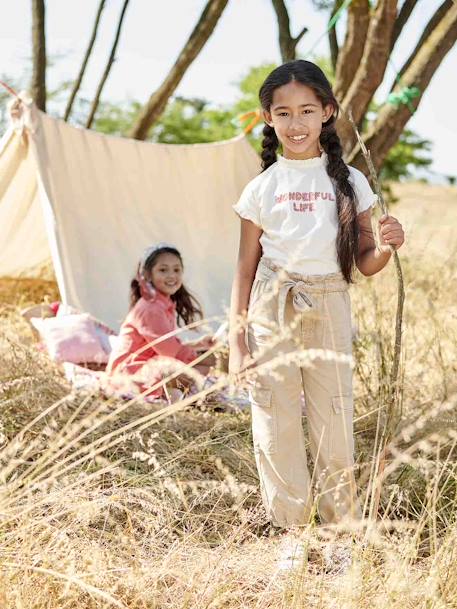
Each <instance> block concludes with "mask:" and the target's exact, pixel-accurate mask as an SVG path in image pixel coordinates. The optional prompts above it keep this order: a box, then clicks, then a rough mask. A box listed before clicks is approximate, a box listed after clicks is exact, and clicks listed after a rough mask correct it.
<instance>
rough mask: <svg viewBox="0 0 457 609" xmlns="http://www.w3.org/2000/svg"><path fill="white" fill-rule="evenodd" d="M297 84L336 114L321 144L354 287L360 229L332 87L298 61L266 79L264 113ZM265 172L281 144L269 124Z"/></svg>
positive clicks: (342, 253)
mask: <svg viewBox="0 0 457 609" xmlns="http://www.w3.org/2000/svg"><path fill="white" fill-rule="evenodd" d="M293 80H295V81H297V82H299V83H302V84H303V85H306V86H308V87H310V88H311V89H313V91H314V93H315V94H316V96H317V97H318V99H319V100H320V101H321V103H322V106H323V107H325V106H327V105H328V104H330V105H332V106H333V108H334V112H333V114H332V116H331V117H330V118H329V119H328V121H327V122H326V123H324V124H323V125H322V131H321V135H320V138H319V139H320V143H321V146H322V148H323V149H324V151H325V153H326V154H327V158H328V162H327V173H328V175H329V176H330V178H331V180H332V182H333V184H334V188H335V195H336V208H337V212H338V221H339V222H338V224H339V228H338V235H337V239H336V250H337V256H338V262H339V265H340V268H341V272H342V273H343V276H344V278H345V279H346V281H347V282H349V283H352V281H353V278H352V275H353V271H354V267H355V256H356V254H357V249H358V241H359V229H358V224H357V208H356V196H355V192H354V189H353V188H352V186H351V184H350V182H349V179H348V178H349V176H350V172H349V168H348V166H347V165H346V163H345V162H344V161H343V149H342V146H341V142H340V138H339V137H338V134H337V132H336V129H335V122H336V119H337V117H338V113H339V105H338V102H337V100H336V98H335V96H334V94H333V91H332V88H331V85H330V83H329V81H328V80H327V77H326V76H325V74H324V73H323V72H322V70H321V69H320V68H319V66H317V65H316V64H314V63H312V62H311V61H305V60H303V59H297V60H295V61H289V62H287V63H284V64H283V65H281V66H279V67H278V68H276V69H275V70H273V71H272V72H271V73H270V74H269V75H268V76H267V78H266V79H265V81H264V83H263V84H262V86H261V88H260V91H259V99H260V103H261V105H262V108H263V109H264V110H267V111H268V112H269V111H270V106H271V104H272V103H273V93H274V91H275V89H277V88H278V87H282V86H283V85H286V84H288V83H289V82H291V81H293ZM263 135H264V138H263V141H262V153H261V157H262V170H263V171H265V170H266V169H268V167H270V165H272V164H273V163H274V162H275V161H276V150H277V148H278V146H279V140H278V138H277V136H276V132H275V130H274V128H273V127H270V126H269V125H268V124H267V123H265V126H264V128H263Z"/></svg>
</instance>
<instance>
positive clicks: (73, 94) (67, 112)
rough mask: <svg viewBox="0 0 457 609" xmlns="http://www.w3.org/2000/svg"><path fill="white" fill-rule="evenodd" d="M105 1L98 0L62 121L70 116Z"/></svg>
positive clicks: (92, 46)
mask: <svg viewBox="0 0 457 609" xmlns="http://www.w3.org/2000/svg"><path fill="white" fill-rule="evenodd" d="M105 2H106V0H100V4H99V6H98V11H97V15H96V17H95V22H94V27H93V29H92V35H91V37H90V40H89V45H88V47H87V50H86V54H85V55H84V59H83V62H82V64H81V68H80V70H79V74H78V76H77V78H76V80H75V82H74V84H73V88H72V90H71V93H70V97H69V99H68V103H67V107H66V108H65V114H64V117H63V120H64V121H67V120H68V119H69V118H70V114H71V109H72V106H73V102H74V101H75V98H76V95H77V93H78V91H79V87H80V86H81V83H82V80H83V77H84V73H85V71H86V67H87V63H88V61H89V58H90V56H91V54H92V49H93V48H94V44H95V39H96V38H97V30H98V24H99V23H100V17H101V16H102V11H103V9H104V7H105Z"/></svg>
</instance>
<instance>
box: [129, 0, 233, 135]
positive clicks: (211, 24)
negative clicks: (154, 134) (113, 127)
mask: <svg viewBox="0 0 457 609" xmlns="http://www.w3.org/2000/svg"><path fill="white" fill-rule="evenodd" d="M227 2H228V0H208V2H207V4H206V7H205V9H204V11H203V13H202V15H201V16H200V19H199V21H198V23H197V25H196V26H195V28H194V30H193V32H192V33H191V35H190V38H189V39H188V41H187V42H186V44H185V45H184V48H183V49H182V51H181V53H180V54H179V56H178V59H177V60H176V62H175V64H174V66H173V67H172V68H171V70H170V72H169V74H168V76H167V77H166V78H165V80H164V81H163V82H162V84H161V85H160V87H159V88H158V89H157V90H156V91H155V92H154V93H153V94H152V95H151V97H150V98H149V101H148V103H147V104H146V105H145V107H144V108H143V110H142V112H141V114H140V116H139V117H138V119H137V121H136V122H135V124H134V125H133V127H132V129H131V131H130V133H129V137H133V138H135V139H138V140H144V139H146V136H147V134H148V131H149V129H150V128H151V126H152V125H153V124H154V123H155V121H156V120H157V119H158V118H159V116H160V115H161V114H162V112H163V111H164V109H165V106H166V105H167V102H168V99H169V98H170V96H171V95H172V94H173V92H174V91H175V89H176V88H177V86H178V85H179V83H180V82H181V80H182V78H183V76H184V74H185V73H186V70H187V69H188V67H189V66H190V64H191V63H192V62H193V61H194V59H195V58H196V57H197V55H198V54H199V53H200V51H201V50H202V48H203V47H204V45H205V44H206V42H207V40H208V38H209V37H210V36H211V34H212V32H213V30H214V28H215V27H216V24H217V22H218V21H219V18H220V16H221V15H222V12H223V11H224V9H225V7H226V5H227Z"/></svg>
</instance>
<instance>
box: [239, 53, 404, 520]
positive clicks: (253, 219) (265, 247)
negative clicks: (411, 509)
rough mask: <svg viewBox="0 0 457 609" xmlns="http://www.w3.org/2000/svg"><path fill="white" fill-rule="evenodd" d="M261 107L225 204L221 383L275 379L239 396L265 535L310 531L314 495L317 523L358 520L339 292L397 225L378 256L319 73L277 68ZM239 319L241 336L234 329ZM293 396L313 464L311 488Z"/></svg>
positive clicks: (389, 223) (384, 257) (347, 344)
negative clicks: (273, 530)
mask: <svg viewBox="0 0 457 609" xmlns="http://www.w3.org/2000/svg"><path fill="white" fill-rule="evenodd" d="M259 98H260V102H261V105H262V109H263V117H264V120H265V126H264V130H263V134H264V138H263V142H262V154H261V156H262V168H263V171H262V172H261V173H260V174H259V175H258V176H256V177H255V178H254V179H253V180H251V181H250V182H249V183H248V184H247V185H246V187H245V188H244V190H243V192H242V194H241V197H240V199H239V201H238V202H237V203H236V204H235V205H234V210H235V211H236V212H237V214H238V215H239V216H240V217H241V236H240V247H239V254H238V263H237V268H236V272H235V277H234V280H233V286H232V298H231V315H230V317H231V322H230V327H231V330H230V360H229V372H230V373H233V374H234V375H238V374H239V373H240V372H241V371H242V370H244V369H246V368H248V367H250V366H251V365H252V363H253V358H254V357H255V360H256V362H257V364H258V365H259V366H260V365H261V364H265V363H266V362H268V361H269V360H271V359H272V358H274V357H276V358H277V359H279V365H278V366H277V367H276V368H275V369H274V371H273V372H272V371H271V370H270V371H269V372H266V371H265V366H264V372H262V367H261V366H260V367H259V371H258V374H257V375H256V378H255V380H254V381H251V382H250V387H249V395H250V402H251V412H252V434H253V443H254V453H255V458H256V464H257V469H258V473H259V478H260V485H261V494H262V500H263V503H264V506H265V508H266V510H267V514H268V516H269V518H270V520H271V522H272V524H274V525H276V526H280V527H291V526H292V525H304V524H306V523H308V522H309V521H310V517H311V516H312V508H313V498H312V487H313V488H317V489H318V491H319V492H318V501H317V509H318V513H319V516H320V521H321V522H322V523H337V522H340V521H341V520H342V519H343V517H346V516H348V517H352V518H356V519H358V518H360V517H361V516H362V514H361V507H360V504H359V501H358V498H357V493H356V485H355V479H354V474H353V465H354V459H353V451H354V440H353V418H352V417H353V394H352V369H351V365H350V360H351V357H350V356H351V354H352V336H351V305H350V298H349V293H348V287H349V284H350V283H351V282H352V281H353V271H354V267H355V266H356V267H357V268H358V269H359V271H361V273H362V274H363V275H374V274H375V273H377V272H378V271H380V270H381V269H382V268H383V267H384V266H385V265H386V264H387V262H388V261H389V259H390V256H391V250H390V247H389V246H390V245H393V246H394V247H399V246H400V245H401V244H402V243H403V241H404V235H403V230H402V227H401V224H400V223H399V222H398V221H397V220H396V219H395V218H393V217H392V216H383V217H382V218H381V219H380V220H379V228H380V247H379V249H377V248H376V244H375V241H374V239H373V234H372V230H371V206H372V205H373V203H374V202H375V200H376V195H374V193H373V191H372V190H371V188H370V185H369V183H368V181H367V179H366V178H365V176H364V175H363V174H362V173H361V172H360V171H358V170H357V169H355V168H354V167H350V166H348V165H346V164H345V162H344V161H343V157H342V147H341V144H340V140H339V138H338V135H337V133H336V130H335V121H336V118H337V116H338V111H339V107H338V103H337V101H336V99H335V97H334V95H333V92H332V89H331V86H330V84H329V82H328V80H327V78H326V77H325V75H324V73H323V72H322V70H321V69H320V68H319V67H318V66H316V65H315V64H313V63H311V62H309V61H304V60H296V61H291V62H288V63H285V64H283V65H281V66H279V67H278V68H276V69H275V70H273V71H272V72H271V73H270V74H269V76H268V77H267V78H266V80H265V82H264V83H263V85H262V87H261V88H260V92H259ZM279 146H281V148H282V155H278V154H277V149H278V147H279ZM246 312H247V321H248V325H247V332H245V330H244V329H240V327H239V323H238V327H237V321H239V319H240V316H243V315H245V314H246ZM308 348H310V349H321V350H330V351H331V352H332V353H331V355H333V356H334V357H331V358H329V357H325V356H324V355H323V354H324V352H323V351H321V352H320V353H321V356H319V355H317V357H316V358H315V359H314V360H313V362H312V365H311V366H308V365H303V363H302V365H300V363H299V362H297V363H294V362H293V358H290V354H292V353H293V352H294V351H295V352H296V351H297V349H301V350H303V349H308ZM315 353H317V354H318V353H319V352H315ZM288 354H289V357H288ZM278 355H279V358H278ZM344 355H346V356H349V357H344ZM342 356H343V357H342ZM302 390H303V391H304V395H305V404H306V415H307V423H308V430H309V439H310V450H311V454H312V456H313V459H314V461H315V470H314V472H313V477H312V480H311V478H310V474H309V471H308V468H307V464H306V453H305V448H304V434H303V428H302V424H301V400H300V397H301V391H302Z"/></svg>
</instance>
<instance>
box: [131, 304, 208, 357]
mask: <svg viewBox="0 0 457 609" xmlns="http://www.w3.org/2000/svg"><path fill="white" fill-rule="evenodd" d="M132 323H133V324H134V325H135V326H136V328H137V330H138V332H139V333H140V334H141V335H142V336H143V338H144V339H145V340H146V342H148V343H151V342H153V341H154V342H155V341H156V340H158V339H160V337H161V336H164V335H165V334H168V332H171V331H172V330H173V328H172V327H171V326H170V322H169V320H168V318H167V316H166V315H165V312H164V311H163V309H162V308H161V307H160V306H151V305H149V306H148V307H147V308H144V309H140V310H138V311H136V315H135V318H134V319H132ZM152 348H153V349H154V351H155V352H156V353H157V354H158V355H165V356H167V357H174V358H175V359H179V360H181V361H182V362H184V363H186V364H188V363H189V362H191V361H192V360H194V359H195V358H196V357H197V352H196V350H195V349H193V348H192V347H191V346H190V345H185V344H183V343H182V342H181V341H180V340H179V338H178V337H177V336H176V335H175V336H169V337H168V338H165V339H161V340H158V342H157V343H155V344H154V345H152Z"/></svg>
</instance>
